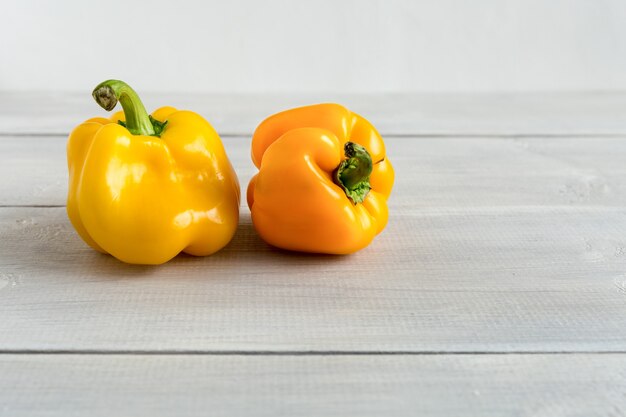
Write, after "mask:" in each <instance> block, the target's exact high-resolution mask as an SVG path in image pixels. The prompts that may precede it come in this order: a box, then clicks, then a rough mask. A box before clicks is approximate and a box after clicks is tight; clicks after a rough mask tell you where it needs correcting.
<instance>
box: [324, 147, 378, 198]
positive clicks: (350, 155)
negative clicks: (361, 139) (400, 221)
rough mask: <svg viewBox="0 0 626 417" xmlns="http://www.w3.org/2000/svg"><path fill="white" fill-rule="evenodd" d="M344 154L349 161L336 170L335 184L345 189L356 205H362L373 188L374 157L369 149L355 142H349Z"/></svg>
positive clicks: (345, 161)
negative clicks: (371, 180)
mask: <svg viewBox="0 0 626 417" xmlns="http://www.w3.org/2000/svg"><path fill="white" fill-rule="evenodd" d="M344 152H345V154H346V158H347V159H345V160H344V161H342V162H341V163H340V164H339V166H338V167H337V169H336V170H335V173H334V175H333V177H334V180H335V183H336V184H337V185H339V186H340V187H341V188H343V190H344V192H345V193H346V195H347V196H348V198H350V200H352V202H353V203H354V204H357V203H362V202H363V200H365V197H366V196H367V193H369V191H370V190H371V188H372V187H371V186H370V174H371V173H372V168H373V166H372V157H371V156H370V154H369V152H367V149H365V148H364V147H363V146H361V145H358V144H356V143H354V142H347V143H346V144H345V146H344Z"/></svg>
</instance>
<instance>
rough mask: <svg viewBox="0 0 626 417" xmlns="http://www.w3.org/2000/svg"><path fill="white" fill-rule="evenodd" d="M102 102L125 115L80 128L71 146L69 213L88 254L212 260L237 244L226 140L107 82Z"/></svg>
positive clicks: (198, 121)
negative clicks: (182, 255) (149, 108)
mask: <svg viewBox="0 0 626 417" xmlns="http://www.w3.org/2000/svg"><path fill="white" fill-rule="evenodd" d="M94 98H95V99H96V101H97V102H98V103H99V104H100V105H101V106H103V107H104V108H106V109H107V110H111V109H112V108H113V107H114V106H115V104H116V103H117V101H118V100H119V101H120V103H121V104H122V107H123V109H124V112H118V113H117V114H115V115H113V117H112V118H111V119H105V118H93V119H89V120H87V121H86V122H84V123H82V124H80V125H78V126H77V127H76V128H75V129H74V130H73V132H72V133H71V134H70V136H69V139H68V143H67V161H68V168H69V192H68V198H67V213H68V216H69V219H70V221H71V222H72V225H73V226H74V228H75V229H76V231H77V232H78V234H79V235H80V236H81V238H82V239H83V240H84V241H85V242H86V243H87V244H89V245H90V246H91V247H92V248H94V249H96V250H98V251H100V252H105V253H109V254H111V255H113V256H114V257H116V258H117V259H119V260H121V261H124V262H128V263H133V264H161V263H164V262H167V261H168V260H170V259H172V258H173V257H174V256H176V255H177V254H178V253H180V252H181V251H182V252H185V253H188V254H191V255H197V256H204V255H210V254H212V253H214V252H216V251H218V250H220V249H221V248H223V247H224V246H226V244H227V243H228V242H229V241H230V240H231V238H232V237H233V235H234V233H235V230H236V228H237V223H238V219H239V196H240V195H239V182H238V180H237V176H236V174H235V171H234V170H233V168H232V166H231V164H230V162H229V160H228V157H227V155H226V152H225V150H224V147H223V145H222V142H221V140H220V137H219V136H218V134H217V133H216V131H215V130H214V129H213V127H212V126H211V125H210V124H209V123H208V122H207V121H206V120H205V119H203V118H202V117H201V116H199V115H198V114H196V113H193V112H190V111H179V110H176V109H175V108H173V107H162V108H160V109H158V110H156V111H155V112H154V113H152V115H151V116H148V114H147V112H146V111H145V108H144V107H143V104H142V103H141V101H140V100H139V98H138V97H137V95H136V93H135V92H134V91H133V90H132V89H131V88H130V87H129V86H128V85H127V84H125V83H123V82H121V81H116V80H109V81H106V82H104V83H102V84H100V85H99V86H98V87H96V89H95V90H94Z"/></svg>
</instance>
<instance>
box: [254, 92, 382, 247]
mask: <svg viewBox="0 0 626 417" xmlns="http://www.w3.org/2000/svg"><path fill="white" fill-rule="evenodd" d="M359 145H360V146H359ZM252 161H253V162H254V164H255V165H256V166H257V168H259V172H258V174H257V175H255V176H254V177H253V178H252V180H251V181H250V183H249V185H248V191H247V199H248V206H249V207H250V210H251V213H252V221H253V223H254V227H255V229H256V230H257V232H258V233H259V235H260V236H261V237H262V238H263V240H265V241H266V242H267V243H269V244H271V245H273V246H276V247H279V248H282V249H287V250H293V251H301V252H313V253H327V254H348V253H352V252H356V251H358V250H360V249H362V248H364V247H366V246H367V245H369V244H370V243H371V241H372V240H373V239H374V237H375V236H376V235H377V234H378V233H380V232H381V231H382V230H383V229H384V228H385V225H386V224H387V218H388V210H387V198H388V197H389V194H390V193H391V189H392V187H393V181H394V171H393V167H392V165H391V163H390V162H389V159H388V158H387V157H386V154H385V144H384V142H383V140H382V138H381V136H380V134H379V133H378V132H377V131H376V129H375V128H374V126H372V124H371V123H369V122H368V121H367V120H365V119H364V118H363V117H361V116H359V115H357V114H355V113H352V112H351V111H349V110H348V109H346V108H345V107H343V106H340V105H338V104H317V105H312V106H306V107H300V108H296V109H291V110H287V111H284V112H281V113H277V114H275V115H273V116H271V117H269V118H268V119H266V120H265V121H263V122H262V123H261V124H260V125H259V126H258V127H257V129H256V131H255V133H254V136H253V138H252ZM370 170H371V171H370ZM338 174H339V175H338ZM342 181H343V182H342Z"/></svg>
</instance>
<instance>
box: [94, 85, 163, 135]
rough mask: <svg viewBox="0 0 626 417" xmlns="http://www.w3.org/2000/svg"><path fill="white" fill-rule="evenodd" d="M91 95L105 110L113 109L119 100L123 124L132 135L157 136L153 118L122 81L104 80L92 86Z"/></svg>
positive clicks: (133, 91)
mask: <svg viewBox="0 0 626 417" xmlns="http://www.w3.org/2000/svg"><path fill="white" fill-rule="evenodd" d="M91 95H92V96H93V98H94V99H95V100H96V103H98V104H99V105H100V107H102V108H103V109H105V110H106V111H111V110H113V109H114V108H115V105H116V104H117V102H118V101H119V102H120V104H121V105H122V109H124V116H125V117H126V122H125V123H124V124H123V126H125V127H126V128H127V129H128V131H129V132H130V133H132V134H133V135H146V136H158V134H157V133H160V132H156V131H155V126H154V124H153V120H154V119H152V118H151V117H150V116H149V115H148V112H147V111H146V108H145V107H144V105H143V103H142V102H141V100H140V99H139V96H138V95H137V93H136V92H135V90H133V89H132V88H130V86H129V85H128V84H126V83H125V82H124V81H120V80H107V81H104V82H102V83H100V84H98V85H97V86H96V88H94V90H93V93H91Z"/></svg>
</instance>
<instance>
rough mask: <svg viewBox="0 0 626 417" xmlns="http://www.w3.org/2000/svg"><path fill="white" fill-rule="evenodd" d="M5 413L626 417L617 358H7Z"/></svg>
mask: <svg viewBox="0 0 626 417" xmlns="http://www.w3.org/2000/svg"><path fill="white" fill-rule="evenodd" d="M0 373H1V374H2V375H3V377H2V378H0V415H2V416H7V417H8V416H11V417H20V416H28V417H30V416H36V415H46V416H51V417H53V416H59V417H61V416H62V417H69V416H84V415H90V416H112V415H124V416H131V415H132V416H151V417H155V416H172V415H178V416H180V415H185V416H206V415H207V413H209V414H210V415H211V416H216V417H218V416H229V417H230V416H298V417H304V416H341V417H348V416H359V417H367V416H398V417H401V416H416V415H419V416H461V415H462V416H480V417H489V416H585V417H595V416H598V417H600V416H623V415H624V409H626V391H625V388H624V387H625V386H626V380H625V378H626V377H625V376H626V357H625V355H623V354H619V355H618V354H615V355H434V356H433V355H427V356H404V355H393V356H351V355H347V356H256V355H255V356H237V355H235V356H188V355H174V356H171V355H170V356H161V355H153V356H136V355H131V356H128V355H106V356H93V355H51V356H50V355H2V356H0Z"/></svg>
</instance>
